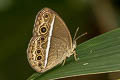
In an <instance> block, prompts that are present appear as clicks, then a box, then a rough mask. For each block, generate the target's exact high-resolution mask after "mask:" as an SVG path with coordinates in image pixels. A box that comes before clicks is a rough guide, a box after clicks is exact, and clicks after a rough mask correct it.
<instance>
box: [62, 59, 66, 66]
mask: <svg viewBox="0 0 120 80" xmlns="http://www.w3.org/2000/svg"><path fill="white" fill-rule="evenodd" d="M65 61H66V58H65V59H64V60H63V63H62V66H64V64H65Z"/></svg>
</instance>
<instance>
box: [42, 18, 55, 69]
mask: <svg viewBox="0 0 120 80" xmlns="http://www.w3.org/2000/svg"><path fill="white" fill-rule="evenodd" d="M54 21H55V16H54V17H53V20H52V23H51V25H50V31H49V36H48V43H47V49H46V56H45V66H44V67H46V65H47V60H48V53H49V49H50V40H51V37H52V31H53V25H54Z"/></svg>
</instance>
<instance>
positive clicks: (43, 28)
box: [40, 24, 48, 34]
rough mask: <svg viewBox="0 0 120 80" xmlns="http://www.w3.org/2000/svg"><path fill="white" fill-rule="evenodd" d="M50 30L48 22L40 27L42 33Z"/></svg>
mask: <svg viewBox="0 0 120 80" xmlns="http://www.w3.org/2000/svg"><path fill="white" fill-rule="evenodd" d="M47 32H48V27H47V25H46V24H43V25H42V26H41V27H40V34H46V33H47Z"/></svg>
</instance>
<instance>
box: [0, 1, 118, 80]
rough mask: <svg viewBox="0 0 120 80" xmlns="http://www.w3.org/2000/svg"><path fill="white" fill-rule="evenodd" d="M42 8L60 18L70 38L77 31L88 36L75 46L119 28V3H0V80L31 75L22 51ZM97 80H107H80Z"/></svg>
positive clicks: (31, 72)
mask: <svg viewBox="0 0 120 80" xmlns="http://www.w3.org/2000/svg"><path fill="white" fill-rule="evenodd" d="M44 7H48V8H51V9H53V10H54V11H56V12H57V13H58V14H59V15H60V16H61V17H62V18H63V20H64V21H65V23H66V24H67V26H68V28H69V30H70V32H71V35H72V37H73V35H74V33H75V31H76V28H77V27H79V28H80V30H79V33H78V35H80V34H82V33H84V32H88V35H86V36H84V37H83V38H81V39H80V40H79V41H78V43H81V42H83V41H86V40H88V39H90V38H93V37H95V36H97V35H100V34H102V33H104V32H107V31H110V30H112V29H115V28H118V27H119V25H120V22H119V21H120V0H0V80H26V79H27V78H28V77H29V76H31V75H32V74H33V73H34V72H35V71H34V70H33V69H32V68H31V67H30V66H29V64H28V61H27V58H26V56H27V55H26V49H27V46H28V43H29V40H30V38H31V36H32V29H33V25H34V20H35V17H36V14H37V12H38V11H39V10H41V9H42V8H44ZM100 77H102V78H103V79H105V80H107V79H108V78H109V79H110V75H109V74H101V75H100V76H98V75H93V77H92V79H91V77H82V80H93V79H94V80H99V79H100ZM102 78H101V79H102ZM106 78H107V79H106ZM68 79H69V80H72V79H73V78H68ZM75 79H78V80H79V79H80V77H76V78H75ZM103 79H102V80H103ZM111 79H112V78H111Z"/></svg>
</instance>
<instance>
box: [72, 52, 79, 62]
mask: <svg viewBox="0 0 120 80" xmlns="http://www.w3.org/2000/svg"><path fill="white" fill-rule="evenodd" d="M73 55H74V58H75V61H78V58H77V54H76V51H73Z"/></svg>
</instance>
